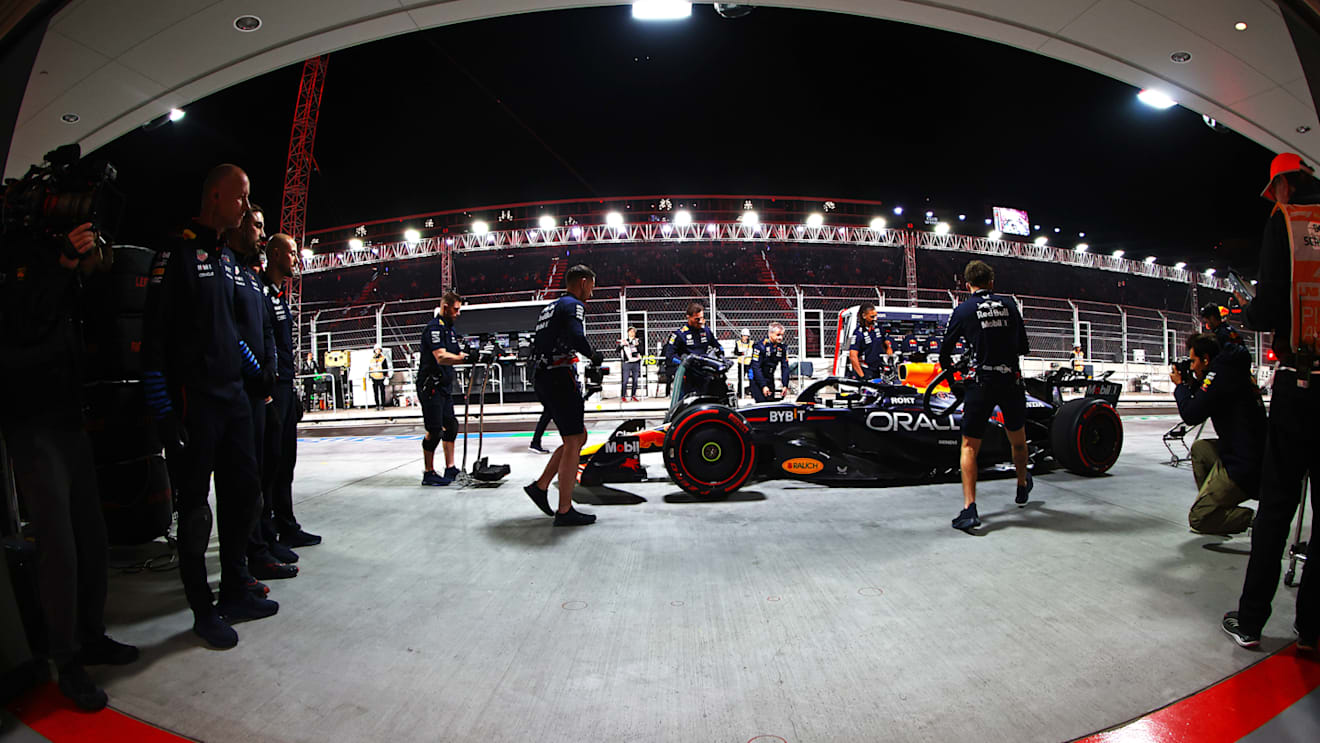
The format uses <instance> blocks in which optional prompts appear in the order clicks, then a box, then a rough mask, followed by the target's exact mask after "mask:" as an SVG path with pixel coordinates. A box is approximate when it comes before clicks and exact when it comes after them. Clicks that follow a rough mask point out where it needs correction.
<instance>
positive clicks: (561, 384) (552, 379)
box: [523, 265, 690, 526]
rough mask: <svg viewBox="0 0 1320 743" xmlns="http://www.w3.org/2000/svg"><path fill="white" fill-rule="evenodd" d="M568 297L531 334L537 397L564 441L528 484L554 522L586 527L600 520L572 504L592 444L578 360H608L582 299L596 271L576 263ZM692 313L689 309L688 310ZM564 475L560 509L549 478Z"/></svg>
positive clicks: (541, 318) (552, 306)
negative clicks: (592, 338)
mask: <svg viewBox="0 0 1320 743" xmlns="http://www.w3.org/2000/svg"><path fill="white" fill-rule="evenodd" d="M564 285H565V286H564V288H565V289H567V291H566V292H565V293H564V296H562V297H560V298H559V299H556V300H555V301H553V302H551V303H550V304H548V305H546V306H545V309H543V310H541V315H540V316H539V317H538V318H537V319H536V335H535V336H534V338H533V339H532V368H533V370H534V373H535V377H534V381H533V384H534V386H535V388H536V397H537V398H538V399H539V400H540V401H541V404H542V405H544V406H545V410H546V412H548V413H550V417H551V419H553V420H554V422H555V428H557V429H559V440H560V441H561V442H562V443H561V444H560V445H559V448H558V449H555V452H554V454H551V455H550V461H549V462H546V465H545V470H544V471H542V472H541V477H540V478H538V479H537V480H536V482H533V483H531V484H530V485H527V486H526V487H524V488H523V492H525V493H527V497H528V498H531V499H532V502H533V503H535V504H536V507H537V508H539V509H541V511H542V512H543V513H544V514H545V515H546V516H554V518H555V526H586V525H588V524H594V523H595V522H596V516H595V514H589V513H582V512H580V511H578V510H576V509H574V508H573V486H574V485H576V484H577V478H578V461H579V460H580V457H581V454H582V447H583V445H585V444H586V443H587V426H586V423H585V420H584V414H585V412H586V411H585V410H584V408H583V399H582V393H581V392H580V391H579V390H578V383H577V359H578V354H582V355H583V356H586V357H587V358H588V359H590V360H591V363H592V365H593V366H600V364H601V362H602V361H604V360H605V357H604V355H603V354H601V352H600V351H597V350H595V349H593V348H592V347H591V344H590V343H589V342H588V341H587V335H586V328H585V325H584V322H585V320H586V317H587V310H586V306H585V305H583V302H586V301H587V300H588V299H591V293H592V291H594V290H595V288H596V274H595V272H594V271H592V270H591V269H590V268H587V267H586V266H583V265H577V266H573V267H572V268H570V269H568V273H567V274H566V275H565V276H564ZM689 314H690V313H689ZM555 475H558V476H559V508H558V510H555V511H552V510H550V492H549V491H550V481H551V480H553V479H554V478H555Z"/></svg>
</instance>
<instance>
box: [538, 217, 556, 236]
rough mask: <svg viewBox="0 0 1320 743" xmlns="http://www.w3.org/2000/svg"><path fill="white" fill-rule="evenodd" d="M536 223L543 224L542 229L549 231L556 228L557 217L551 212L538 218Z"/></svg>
mask: <svg viewBox="0 0 1320 743" xmlns="http://www.w3.org/2000/svg"><path fill="white" fill-rule="evenodd" d="M536 223H537V224H538V225H540V226H541V229H543V230H545V231H547V232H549V231H550V230H553V229H554V228H555V218H554V217H552V216H550V215H549V214H542V215H541V218H540V219H538V220H537V221H536Z"/></svg>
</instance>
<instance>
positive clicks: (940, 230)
mask: <svg viewBox="0 0 1320 743" xmlns="http://www.w3.org/2000/svg"><path fill="white" fill-rule="evenodd" d="M935 234H937V235H947V234H949V223H948V222H940V223H939V224H937V225H935Z"/></svg>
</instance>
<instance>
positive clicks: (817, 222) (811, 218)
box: [807, 214, 825, 227]
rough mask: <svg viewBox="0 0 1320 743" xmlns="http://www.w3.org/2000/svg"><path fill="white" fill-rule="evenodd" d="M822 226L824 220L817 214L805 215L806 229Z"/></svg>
mask: <svg viewBox="0 0 1320 743" xmlns="http://www.w3.org/2000/svg"><path fill="white" fill-rule="evenodd" d="M823 224H825V218H824V217H822V216H821V215H819V214H810V215H807V226H808V227H819V226H821V225H823Z"/></svg>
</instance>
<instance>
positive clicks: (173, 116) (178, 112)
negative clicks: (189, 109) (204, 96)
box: [170, 108, 187, 121]
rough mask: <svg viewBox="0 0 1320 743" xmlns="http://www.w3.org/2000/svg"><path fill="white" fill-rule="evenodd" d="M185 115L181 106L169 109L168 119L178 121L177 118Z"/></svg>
mask: <svg viewBox="0 0 1320 743" xmlns="http://www.w3.org/2000/svg"><path fill="white" fill-rule="evenodd" d="M186 115H187V114H186V113H184V111H183V109H181V108H171V109H170V121H178V120H179V119H182V118H183V117H184V116H186Z"/></svg>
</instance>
